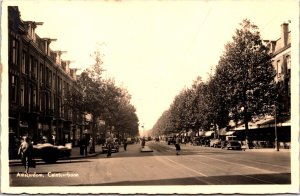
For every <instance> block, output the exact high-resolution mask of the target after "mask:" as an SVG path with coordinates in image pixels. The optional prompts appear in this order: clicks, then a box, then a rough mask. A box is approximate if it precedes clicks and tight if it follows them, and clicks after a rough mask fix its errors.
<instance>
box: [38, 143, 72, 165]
mask: <svg viewBox="0 0 300 196" xmlns="http://www.w3.org/2000/svg"><path fill="white" fill-rule="evenodd" d="M71 151H72V145H71V144H70V143H68V144H66V145H65V146H62V145H61V146H55V145H53V144H50V143H44V144H37V145H33V157H34V158H42V159H43V161H45V163H55V162H56V161H57V160H58V159H60V158H69V157H70V156H71Z"/></svg>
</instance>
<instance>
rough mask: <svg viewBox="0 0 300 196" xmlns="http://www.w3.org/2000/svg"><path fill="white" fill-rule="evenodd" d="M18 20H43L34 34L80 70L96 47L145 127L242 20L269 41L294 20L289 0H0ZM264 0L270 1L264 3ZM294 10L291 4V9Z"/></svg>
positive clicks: (201, 71) (205, 70) (210, 62)
mask: <svg viewBox="0 0 300 196" xmlns="http://www.w3.org/2000/svg"><path fill="white" fill-rule="evenodd" d="M4 3H6V4H7V5H17V6H19V10H20V12H21V18H22V20H24V21H26V20H30V21H36V22H44V24H43V25H42V26H38V27H37V29H36V33H37V34H38V35H39V36H40V37H50V38H55V39H57V41H56V42H53V43H51V45H50V48H51V49H52V50H62V51H67V53H65V54H63V56H62V59H63V60H71V61H73V63H72V65H71V66H72V67H76V68H81V69H82V70H83V69H85V68H87V67H88V66H90V65H92V64H93V63H94V61H93V59H92V58H91V56H90V55H91V54H92V53H93V52H94V51H95V50H100V52H101V53H102V55H103V57H102V58H103V59H102V60H103V62H104V64H103V66H104V68H105V69H106V72H105V76H106V77H113V78H115V80H116V83H117V85H119V86H122V87H124V88H126V89H127V90H128V91H129V93H130V94H131V95H132V100H131V103H132V104H133V105H134V106H135V108H136V110H137V115H138V118H139V122H140V125H144V127H145V130H148V129H151V128H152V127H153V125H154V124H155V122H156V121H157V119H158V118H159V117H160V115H161V114H162V113H163V112H164V111H165V110H167V109H168V108H169V106H170V105H171V103H172V101H173V100H174V97H175V96H176V95H177V94H179V92H180V90H182V89H183V88H185V87H190V86H191V84H192V82H193V80H195V79H196V78H197V76H201V77H202V79H203V80H204V81H205V80H206V79H207V76H208V74H209V73H213V71H212V70H213V68H214V66H215V65H216V64H217V63H218V60H219V58H220V56H221V55H222V53H223V52H224V45H225V44H226V43H227V42H229V41H231V40H232V36H233V35H234V32H235V29H236V28H239V23H240V22H242V20H243V19H245V18H247V19H250V21H251V22H253V23H254V24H256V25H257V26H258V27H259V30H260V32H261V37H262V38H263V39H266V40H276V39H278V38H279V37H280V25H281V24H282V23H283V22H288V20H291V24H290V26H292V25H293V24H295V23H296V21H295V20H294V21H295V22H294V23H293V19H295V14H297V12H295V8H298V6H297V5H296V4H295V3H297V1H291V0H287V1H280V0H278V1H276V0H273V1H271V0H269V1H267V0H265V1H229V0H228V1H227V0H222V1H221V0H220V1H217V0H215V1H210V0H206V1H205V0H198V1H196V0H193V1H192V0H186V1H167V0H156V1H155V0H149V1H137V0H131V1H129V0H128V1H124V0H123V1H120V0H119V1H110V0H106V1H105V0H103V1H88V0H87V1H83V0H82V1H80V0H77V1H75V0H68V1H62V0H57V1H45V0H44V1H33V0H31V1H13V0H10V1H6V0H4ZM270 5H271V6H270ZM296 11H297V10H296Z"/></svg>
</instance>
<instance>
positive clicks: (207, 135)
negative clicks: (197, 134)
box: [204, 131, 214, 137]
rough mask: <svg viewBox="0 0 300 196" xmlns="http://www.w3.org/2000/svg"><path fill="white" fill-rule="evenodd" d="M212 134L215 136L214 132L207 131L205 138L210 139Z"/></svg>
mask: <svg viewBox="0 0 300 196" xmlns="http://www.w3.org/2000/svg"><path fill="white" fill-rule="evenodd" d="M212 134H214V131H206V132H205V134H204V136H206V137H210V136H211V135H212Z"/></svg>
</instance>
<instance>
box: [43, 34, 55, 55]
mask: <svg viewBox="0 0 300 196" xmlns="http://www.w3.org/2000/svg"><path fill="white" fill-rule="evenodd" d="M42 40H43V41H44V46H45V48H44V52H45V54H47V55H48V56H50V55H51V54H50V48H49V46H50V43H51V42H52V41H56V40H57V39H50V38H42Z"/></svg>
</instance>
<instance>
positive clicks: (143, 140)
mask: <svg viewBox="0 0 300 196" xmlns="http://www.w3.org/2000/svg"><path fill="white" fill-rule="evenodd" d="M145 144H146V139H145V137H143V139H142V148H144V147H145Z"/></svg>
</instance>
